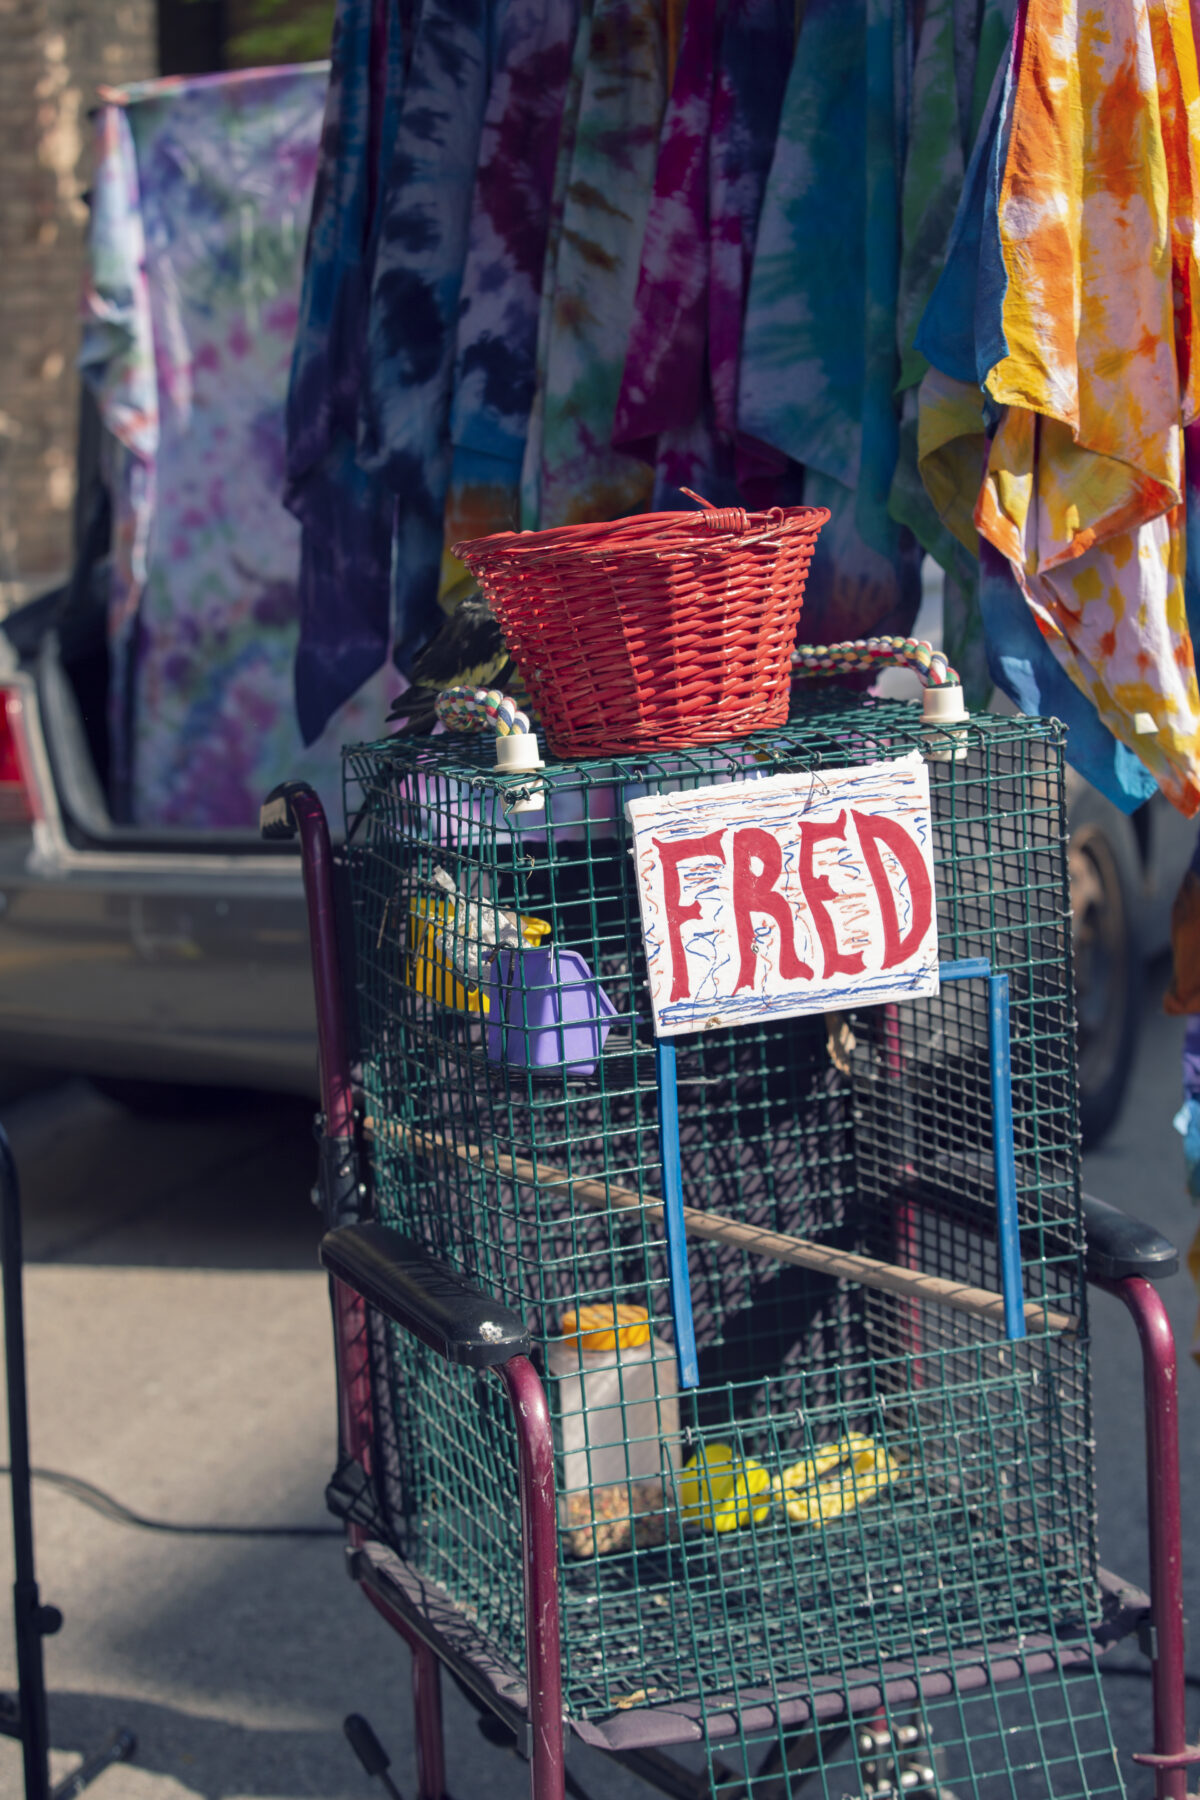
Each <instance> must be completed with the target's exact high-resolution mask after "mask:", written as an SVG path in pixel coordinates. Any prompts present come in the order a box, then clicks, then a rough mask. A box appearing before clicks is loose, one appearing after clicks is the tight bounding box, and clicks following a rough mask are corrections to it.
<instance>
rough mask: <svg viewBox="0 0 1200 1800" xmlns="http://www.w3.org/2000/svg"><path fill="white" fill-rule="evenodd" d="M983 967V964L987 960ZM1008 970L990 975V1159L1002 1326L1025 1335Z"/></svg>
mask: <svg viewBox="0 0 1200 1800" xmlns="http://www.w3.org/2000/svg"><path fill="white" fill-rule="evenodd" d="M985 967H986V965H985ZM1010 1029H1011V1028H1010V1025H1009V1013H1008V976H1007V975H992V974H989V975H988V1053H989V1054H988V1060H989V1062H990V1064H991V1073H992V1165H993V1168H994V1170H995V1175H996V1237H997V1241H998V1243H999V1247H1000V1275H1001V1285H1002V1286H1003V1289H1004V1327H1005V1330H1006V1332H1007V1333H1008V1336H1009V1337H1010V1338H1023V1337H1024V1336H1025V1293H1024V1289H1023V1287H1022V1285H1021V1236H1020V1232H1019V1230H1018V1228H1017V1155H1016V1146H1015V1144H1014V1141H1013V1112H1012V1048H1011V1044H1010V1041H1009V1040H1010Z"/></svg>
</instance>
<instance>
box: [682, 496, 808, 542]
mask: <svg viewBox="0 0 1200 1800" xmlns="http://www.w3.org/2000/svg"><path fill="white" fill-rule="evenodd" d="M679 491H680V493H681V494H686V495H687V497H688V499H689V500H694V501H695V502H696V505H697V506H699V507H702V508H703V510H702V512H701V514H700V517H701V518H702V519H703V520H704V523H705V524H706V525H707V526H708V529H709V530H710V531H736V532H737V533H738V534H739V535H741V534H742V533H743V532H746V531H749V529H750V514H749V513H748V512H747V511H746V509H745V507H744V506H714V505H713V503H712V501H711V500H706V499H705V498H704V495H703V494H695V493H693V492H692V490H691V488H680V490H679ZM772 511H773V513H779V508H778V507H777V506H776V507H774V508H772ZM779 516H780V517H781V518H782V516H783V515H782V513H780V514H779Z"/></svg>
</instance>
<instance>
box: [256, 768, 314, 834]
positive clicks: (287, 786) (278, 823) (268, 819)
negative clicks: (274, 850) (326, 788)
mask: <svg viewBox="0 0 1200 1800" xmlns="http://www.w3.org/2000/svg"><path fill="white" fill-rule="evenodd" d="M305 799H307V800H312V801H314V802H315V801H316V799H317V796H316V793H315V791H314V789H313V788H311V787H310V786H309V784H308V782H307V781H281V782H280V784H279V786H278V787H274V788H272V789H271V791H270V793H269V794H268V795H267V797H266V799H265V800H264V801H263V803H262V805H261V806H260V807H259V809H258V832H259V836H260V837H263V838H265V839H266V840H267V842H268V843H269V844H280V843H287V842H288V840H289V839H291V838H294V837H295V835H296V833H297V832H298V831H299V829H300V824H299V821H298V819H297V818H296V811H295V806H294V804H293V802H295V801H296V800H305ZM318 804H319V803H318Z"/></svg>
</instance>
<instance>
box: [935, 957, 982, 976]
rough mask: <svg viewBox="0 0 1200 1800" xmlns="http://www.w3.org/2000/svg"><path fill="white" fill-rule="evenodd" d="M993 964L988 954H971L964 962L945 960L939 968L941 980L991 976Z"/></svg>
mask: <svg viewBox="0 0 1200 1800" xmlns="http://www.w3.org/2000/svg"><path fill="white" fill-rule="evenodd" d="M991 973H992V965H991V963H990V962H989V961H988V960H987V958H986V956H969V957H966V958H965V959H964V961H962V962H944V963H942V965H941V967H940V968H939V969H938V980H939V981H979V980H984V981H986V980H988V979H990V977H991Z"/></svg>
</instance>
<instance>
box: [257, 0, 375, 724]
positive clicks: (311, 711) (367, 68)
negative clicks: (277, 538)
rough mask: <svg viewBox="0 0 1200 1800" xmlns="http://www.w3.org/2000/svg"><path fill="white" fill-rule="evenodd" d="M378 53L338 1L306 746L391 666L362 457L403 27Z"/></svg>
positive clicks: (300, 697) (315, 431)
mask: <svg viewBox="0 0 1200 1800" xmlns="http://www.w3.org/2000/svg"><path fill="white" fill-rule="evenodd" d="M394 22H395V26H396V28H395V29H394V30H393V31H392V32H390V33H389V34H388V39H387V43H386V45H385V44H382V43H380V42H379V40H378V38H376V41H375V44H374V47H373V46H372V14H371V8H370V6H369V5H366V4H364V3H363V0H338V7H337V14H336V18H335V22H334V35H333V49H332V60H331V68H330V76H329V90H328V94H327V96H326V103H325V120H324V126H323V129H322V136H321V151H320V158H319V162H318V166H317V184H316V191H315V193H314V197H313V210H312V218H311V223H310V226H309V235H308V250H307V256H306V261H305V270H304V286H303V292H302V294H301V301H300V317H299V323H298V326H297V332H296V343H295V349H294V352H293V357H292V373H291V384H290V388H289V392H288V403H287V489H286V493H285V503H286V505H287V506H288V508H289V509H290V510H291V512H293V513H294V514H295V516H296V517H297V518H298V519H299V520H300V523H301V527H302V530H301V558H300V576H299V605H300V642H299V647H298V649H297V653H296V669H295V687H296V712H297V718H298V721H299V725H300V730H301V734H302V736H303V738H304V741H305V743H312V742H313V741H314V740H315V739H316V738H317V737H319V736H320V734H321V731H322V729H323V727H324V726H325V724H326V722H327V721H328V719H329V718H330V717H331V716H332V714H333V713H334V712H336V711H337V709H338V707H339V706H340V705H341V704H342V703H343V702H344V701H345V700H347V699H349V698H350V696H351V695H352V694H354V693H356V692H357V691H358V689H359V688H360V687H361V686H362V684H363V683H364V682H365V681H366V680H367V679H368V678H369V677H370V676H371V675H372V674H374V672H375V671H376V670H377V669H378V668H379V667H380V665H381V664H382V663H383V661H384V659H385V657H386V655H387V648H388V638H389V608H390V577H391V562H392V517H393V513H394V499H393V496H392V494H391V493H390V491H389V490H388V489H387V487H386V486H385V485H384V484H383V483H382V482H381V481H379V480H378V479H376V478H375V477H373V476H372V475H371V474H369V473H368V472H366V471H365V470H363V469H362V468H361V467H360V466H359V464H358V463H357V461H356V458H355V454H354V444H355V434H356V428H357V408H358V395H359V391H360V388H361V385H362V377H363V349H364V340H363V324H364V318H365V306H366V290H367V281H368V273H369V255H370V241H371V219H370V202H371V198H372V189H373V187H374V186H375V185H376V184H375V183H374V182H373V180H372V178H371V170H370V166H369V161H370V159H369V147H370V145H371V143H372V140H373V138H375V137H378V135H379V126H378V123H377V124H376V127H375V129H374V130H373V129H372V118H371V106H372V99H373V98H375V100H376V103H377V105H378V103H379V99H380V95H379V92H378V86H379V84H378V83H376V84H374V85H375V87H376V92H375V94H374V95H373V93H372V87H373V83H372V58H373V54H374V57H375V58H376V59H378V58H380V57H382V58H383V59H384V71H383V77H384V78H383V84H382V85H383V94H382V104H383V107H384V110H385V115H386V112H387V111H388V110H390V109H391V108H392V107H394V105H395V103H396V100H397V98H398V90H399V83H400V80H401V77H402V63H403V55H402V45H401V43H400V32H399V24H398V18H395V20H394Z"/></svg>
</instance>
